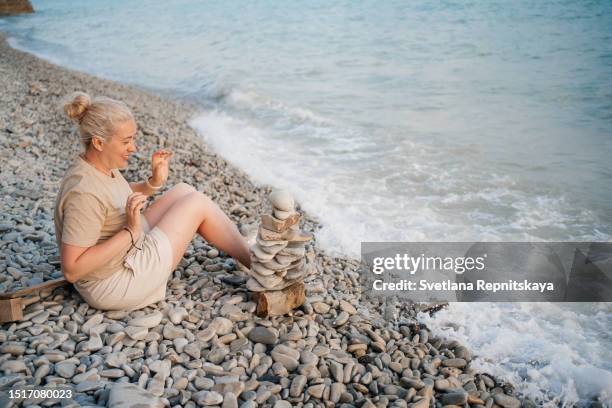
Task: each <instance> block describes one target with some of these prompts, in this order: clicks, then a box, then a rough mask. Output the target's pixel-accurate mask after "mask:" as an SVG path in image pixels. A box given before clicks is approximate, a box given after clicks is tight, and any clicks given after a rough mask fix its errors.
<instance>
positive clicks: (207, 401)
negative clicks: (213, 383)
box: [193, 391, 223, 405]
mask: <svg viewBox="0 0 612 408" xmlns="http://www.w3.org/2000/svg"><path fill="white" fill-rule="evenodd" d="M193 398H194V400H195V401H196V402H197V403H198V404H200V405H219V404H221V403H222V402H223V396H222V395H221V394H219V393H218V392H215V391H199V392H196V393H195V394H194V395H193Z"/></svg>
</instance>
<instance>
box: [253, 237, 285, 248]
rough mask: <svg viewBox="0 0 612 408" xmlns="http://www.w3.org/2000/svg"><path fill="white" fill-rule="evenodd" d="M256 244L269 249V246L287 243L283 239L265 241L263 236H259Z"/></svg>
mask: <svg viewBox="0 0 612 408" xmlns="http://www.w3.org/2000/svg"><path fill="white" fill-rule="evenodd" d="M256 242H257V243H258V244H259V246H261V247H269V246H274V245H280V244H284V243H285V242H287V241H284V240H282V239H279V240H274V239H270V240H265V239H263V237H262V236H261V235H259V234H257V238H256Z"/></svg>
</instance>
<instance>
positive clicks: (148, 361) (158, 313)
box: [0, 37, 597, 408]
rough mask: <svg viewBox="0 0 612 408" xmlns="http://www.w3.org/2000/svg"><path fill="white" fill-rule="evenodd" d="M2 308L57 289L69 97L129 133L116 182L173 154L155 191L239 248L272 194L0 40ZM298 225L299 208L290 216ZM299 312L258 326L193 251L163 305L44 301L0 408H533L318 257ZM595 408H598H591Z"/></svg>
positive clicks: (36, 308)
mask: <svg viewBox="0 0 612 408" xmlns="http://www.w3.org/2000/svg"><path fill="white" fill-rule="evenodd" d="M0 88H1V89H2V92H1V93H0V98H1V104H0V106H1V107H0V109H1V111H2V113H1V114H0V144H1V149H0V155H1V156H2V159H1V160H2V167H1V168H0V186H1V191H2V194H1V197H0V200H1V204H0V206H1V208H2V212H1V214H0V248H1V249H2V250H1V251H0V269H1V270H2V272H1V273H0V292H7V291H13V290H16V289H19V288H23V287H27V286H30V285H35V284H38V283H42V282H44V281H47V280H51V279H56V278H60V277H62V273H61V270H60V266H59V256H58V255H59V254H58V248H57V244H56V241H55V235H54V228H53V218H52V217H53V205H54V200H55V197H56V193H57V188H58V186H59V182H60V180H61V178H62V176H63V174H64V172H65V170H66V169H67V167H68V166H69V164H70V163H71V161H72V160H73V158H74V157H75V156H76V155H77V154H78V153H79V152H80V149H81V146H80V144H79V142H78V137H77V135H76V131H75V129H74V127H73V125H72V124H71V123H70V122H69V121H68V120H67V119H66V118H65V117H64V115H63V114H62V112H61V109H60V102H61V100H62V99H63V98H64V97H65V96H66V95H68V94H70V93H71V92H73V91H77V90H80V91H84V92H87V93H89V94H90V95H105V96H109V97H112V98H115V99H119V100H122V101H124V102H126V103H127V104H128V106H129V107H130V108H131V109H132V111H133V113H134V115H135V118H136V121H137V123H138V126H139V132H138V135H137V145H138V148H139V152H138V153H137V154H135V155H134V156H133V157H132V159H131V161H130V164H129V167H128V169H126V171H125V172H124V176H125V178H126V179H127V180H128V181H139V180H144V179H145V178H146V177H147V176H148V175H149V171H150V164H149V158H150V154H151V153H152V152H153V151H154V150H156V149H159V148H162V147H163V148H167V149H171V150H172V151H173V152H174V157H173V159H172V162H171V166H170V177H169V180H168V183H167V185H166V186H165V189H167V188H169V187H170V186H172V185H174V184H176V183H179V182H185V183H189V184H191V185H193V186H194V187H196V188H197V189H198V190H200V191H202V192H204V193H205V194H207V195H208V196H210V197H211V198H212V199H213V200H214V201H215V202H216V203H218V205H219V206H220V207H221V208H222V209H223V210H224V211H225V212H226V213H228V214H229V215H230V217H231V218H232V219H233V220H234V221H235V222H236V223H237V225H238V226H239V228H240V230H241V232H243V233H244V234H245V235H248V234H249V232H250V231H251V228H252V226H253V225H255V224H256V222H257V220H258V219H259V216H260V215H261V214H262V213H265V212H270V210H271V209H270V206H269V203H268V202H267V200H266V197H267V195H268V194H269V193H270V191H271V187H272V186H261V185H256V184H254V183H253V182H252V181H251V180H250V179H249V177H248V175H246V174H245V173H244V172H242V171H240V170H238V169H237V168H235V167H233V166H232V165H230V164H228V162H226V161H225V160H224V159H223V158H221V157H220V156H218V155H217V154H215V152H213V151H212V150H211V149H210V148H209V147H208V146H206V145H205V144H204V142H203V141H202V139H201V137H200V136H198V134H197V133H196V132H195V130H194V129H192V128H191V127H190V126H189V124H188V123H189V121H190V119H191V118H192V117H193V116H194V115H195V114H196V113H197V109H196V108H195V107H193V106H190V105H188V104H187V103H184V102H177V101H173V100H170V99H168V98H164V97H162V96H159V95H156V94H153V93H150V92H148V91H146V90H142V89H138V88H135V87H131V86H127V85H122V84H119V83H116V82H112V81H108V80H104V79H100V78H96V77H93V76H90V75H87V74H84V73H79V72H76V71H72V70H68V69H64V68H61V67H58V66H56V65H53V64H50V63H48V62H45V61H43V60H41V59H39V58H37V57H34V56H32V55H30V54H26V53H23V52H21V51H17V50H15V49H12V48H10V47H9V46H8V45H7V44H6V42H5V40H4V37H2V38H0ZM298 209H299V203H298ZM302 220H303V221H302V225H301V228H302V229H303V230H304V231H308V232H311V233H313V234H314V236H315V244H314V245H309V246H308V247H307V250H306V256H307V258H308V260H309V261H310V262H311V264H312V265H313V267H312V268H310V270H309V273H308V274H307V276H306V277H305V280H304V281H305V284H306V296H307V299H306V304H305V305H303V306H302V307H300V308H299V309H296V310H295V311H294V312H293V313H292V314H289V315H286V316H283V317H275V318H269V319H267V318H266V319H263V318H258V317H256V316H255V313H254V312H255V303H254V302H252V301H251V299H250V298H249V294H248V290H247V288H246V281H247V279H248V276H247V274H246V273H245V272H244V271H241V270H240V268H238V267H237V265H236V264H235V262H234V261H233V260H232V259H231V258H228V257H227V256H226V255H225V254H223V253H220V252H219V251H218V250H217V249H215V248H213V247H212V246H210V245H209V244H207V243H206V242H205V241H204V240H202V239H201V238H200V237H197V238H196V239H194V241H193V242H192V246H191V247H190V248H189V249H188V250H187V252H186V253H185V256H184V258H183V260H182V262H181V264H180V266H179V267H178V268H177V269H176V271H175V272H174V273H173V275H172V277H171V279H170V280H169V281H168V292H167V297H166V299H165V301H162V302H159V303H157V304H154V305H151V306H149V307H147V308H144V309H141V310H137V311H132V312H126V311H107V312H103V311H99V310H96V309H93V308H90V307H89V306H88V305H87V304H86V303H85V302H84V301H83V300H82V299H81V297H80V296H79V294H78V293H77V292H76V291H75V290H74V289H72V288H71V287H69V286H66V287H62V288H58V289H55V290H53V291H50V292H46V293H45V292H42V293H40V296H37V297H36V298H35V299H33V300H32V303H31V304H29V305H28V306H27V307H26V308H25V310H24V318H23V319H22V320H21V321H18V322H12V323H5V324H2V325H0V344H1V345H0V372H1V373H2V374H1V376H0V392H2V394H1V396H0V406H4V405H7V406H29V407H37V406H56V405H58V406H60V405H61V406H65V407H79V406H82V407H86V406H87V407H107V406H108V407H131V406H134V407H136V406H139V407H143V406H147V407H163V406H167V407H200V406H222V407H292V406H295V407H334V406H341V407H418V408H426V407H441V406H468V405H469V406H472V407H487V408H490V407H504V408H513V407H519V406H521V405H523V406H535V404H534V403H532V402H530V401H521V400H520V399H519V398H517V396H515V395H514V390H513V387H512V385H510V384H501V383H499V382H497V381H496V379H495V378H493V377H492V376H490V375H487V373H480V372H476V371H474V370H472V369H471V368H470V361H471V360H472V358H473V353H472V351H470V350H468V349H467V348H466V347H465V346H463V345H461V344H459V343H458V342H456V341H452V342H447V341H444V340H443V339H440V338H436V337H434V336H432V335H431V333H430V332H429V331H428V329H427V327H425V326H423V325H421V324H419V323H418V321H417V318H416V314H417V312H418V311H420V308H422V307H423V306H415V305H409V304H405V303H399V302H396V301H393V300H388V301H387V302H380V301H378V300H373V299H364V298H363V297H362V296H361V287H360V284H359V274H358V272H357V270H358V268H359V260H356V259H348V258H340V257H332V256H330V255H329V254H326V253H325V252H324V251H322V250H320V249H319V248H318V247H317V246H316V235H317V229H318V228H319V224H318V223H317V220H316V219H315V218H313V217H311V216H309V215H308V214H307V213H304V214H303V216H302ZM32 386H39V387H42V388H44V389H52V388H53V387H60V386H69V387H71V389H72V390H74V394H73V395H72V398H64V399H56V400H47V401H42V400H41V399H38V400H36V399H29V400H25V399H23V398H15V399H9V398H8V397H7V392H8V391H9V390H17V389H24V388H26V387H32ZM593 406H597V403H594V404H593Z"/></svg>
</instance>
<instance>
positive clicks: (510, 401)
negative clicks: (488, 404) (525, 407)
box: [493, 393, 521, 408]
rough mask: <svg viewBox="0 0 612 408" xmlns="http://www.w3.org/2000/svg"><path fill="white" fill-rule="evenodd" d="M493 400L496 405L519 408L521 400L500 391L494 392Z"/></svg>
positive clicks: (505, 407)
mask: <svg viewBox="0 0 612 408" xmlns="http://www.w3.org/2000/svg"><path fill="white" fill-rule="evenodd" d="M493 400H494V401H495V403H496V404H497V405H500V406H502V407H504V408H519V407H520V406H521V402H520V401H519V400H518V399H516V398H514V397H512V396H510V395H506V394H502V393H499V394H495V395H494V396H493Z"/></svg>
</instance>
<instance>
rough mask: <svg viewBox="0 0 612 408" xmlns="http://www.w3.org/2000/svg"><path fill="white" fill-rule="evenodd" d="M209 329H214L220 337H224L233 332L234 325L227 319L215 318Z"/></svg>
mask: <svg viewBox="0 0 612 408" xmlns="http://www.w3.org/2000/svg"><path fill="white" fill-rule="evenodd" d="M209 327H210V328H212V329H213V330H214V331H215V333H216V334H217V335H218V336H223V335H224V334H228V333H231V332H232V328H233V327H234V323H232V321H231V320H229V319H226V318H225V317H215V319H214V320H213V321H212V323H211V324H210V326H209Z"/></svg>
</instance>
